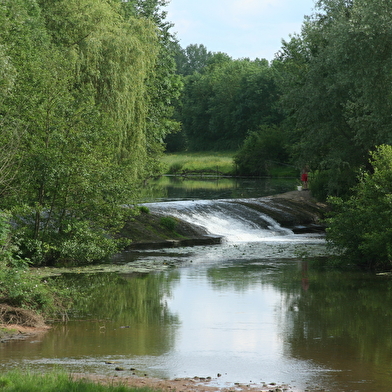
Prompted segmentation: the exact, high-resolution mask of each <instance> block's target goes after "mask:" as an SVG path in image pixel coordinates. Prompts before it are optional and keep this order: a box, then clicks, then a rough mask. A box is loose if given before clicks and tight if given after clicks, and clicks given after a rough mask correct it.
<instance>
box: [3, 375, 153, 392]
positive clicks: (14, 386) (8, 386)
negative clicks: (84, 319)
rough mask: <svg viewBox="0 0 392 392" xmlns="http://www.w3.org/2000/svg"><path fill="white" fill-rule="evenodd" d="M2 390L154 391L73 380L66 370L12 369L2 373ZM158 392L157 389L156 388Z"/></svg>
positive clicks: (74, 391)
mask: <svg viewBox="0 0 392 392" xmlns="http://www.w3.org/2000/svg"><path fill="white" fill-rule="evenodd" d="M0 390H1V391H2V392H21V391H26V392H27V391H28V392H71V391H72V392H153V391H154V390H153V389H150V388H131V387H126V386H124V385H121V384H120V383H117V384H115V385H114V384H113V385H99V384H96V383H94V382H92V381H88V380H73V379H72V378H71V376H70V375H68V374H67V373H65V372H50V373H47V374H36V373H30V372H28V373H24V372H23V373H22V372H21V371H12V372H7V373H5V374H2V375H0ZM155 392H156V390H155Z"/></svg>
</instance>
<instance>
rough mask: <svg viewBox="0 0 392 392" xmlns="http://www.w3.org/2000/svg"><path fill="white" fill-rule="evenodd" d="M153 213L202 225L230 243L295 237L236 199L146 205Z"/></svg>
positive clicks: (272, 220)
mask: <svg viewBox="0 0 392 392" xmlns="http://www.w3.org/2000/svg"><path fill="white" fill-rule="evenodd" d="M145 206H147V207H148V208H149V209H150V211H152V212H154V213H156V214H159V215H165V216H172V217H175V218H179V219H182V220H183V221H185V222H188V223H191V224H193V225H197V226H200V227H202V228H204V229H206V230H207V231H208V233H209V234H213V235H218V236H222V237H224V239H225V240H226V241H227V242H255V241H262V240H263V239H269V240H271V239H278V238H280V237H282V236H289V235H293V232H292V231H291V230H289V229H286V228H284V227H281V226H280V224H279V223H278V222H276V221H275V220H274V219H272V218H271V217H269V216H267V215H265V214H263V213H261V212H258V211H256V210H254V209H252V208H249V207H246V206H244V205H242V204H239V203H238V202H235V200H192V201H189V200H187V201H173V202H167V203H148V204H145Z"/></svg>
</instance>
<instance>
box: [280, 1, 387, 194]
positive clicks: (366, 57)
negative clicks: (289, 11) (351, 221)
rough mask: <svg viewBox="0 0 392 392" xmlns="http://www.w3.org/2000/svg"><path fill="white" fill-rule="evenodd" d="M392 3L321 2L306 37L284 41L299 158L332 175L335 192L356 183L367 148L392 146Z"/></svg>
mask: <svg viewBox="0 0 392 392" xmlns="http://www.w3.org/2000/svg"><path fill="white" fill-rule="evenodd" d="M391 21H392V4H391V2H390V1H382V0H376V1H372V2H368V1H366V0H358V1H355V2H353V1H346V0H320V1H318V2H317V12H316V13H315V14H314V15H313V16H312V17H308V18H307V19H306V20H305V23H304V24H303V28H302V32H301V34H300V35H297V36H294V37H292V38H291V40H290V41H289V42H283V48H282V51H281V53H280V56H279V57H278V61H279V62H281V65H283V67H281V68H280V70H281V74H282V79H281V80H282V90H283V91H284V92H285V94H284V98H283V101H282V102H283V103H284V107H285V110H286V114H287V116H288V118H289V122H288V124H289V126H290V127H292V128H294V132H293V136H292V139H293V142H294V148H293V153H294V155H295V156H296V159H297V160H298V161H299V162H302V163H306V164H309V165H310V166H311V168H312V169H314V170H316V169H317V170H322V171H325V170H326V171H328V176H327V178H328V180H327V184H326V189H327V192H328V193H329V194H335V195H336V194H344V193H347V191H348V189H350V188H351V186H352V185H353V184H354V183H355V178H356V172H357V170H358V168H359V167H361V166H365V167H366V165H367V164H368V151H369V150H372V149H373V148H374V146H375V145H378V144H381V143H390V142H391V136H392V134H391V131H390V130H391V119H390V112H391V99H390V98H391V92H390V89H389V88H388V86H389V85H390V82H391V75H392V73H391V69H392V63H391V58H392V52H391V50H392V49H391V47H390V45H389V44H388V42H390V40H391V38H392V36H391V34H392V29H391Z"/></svg>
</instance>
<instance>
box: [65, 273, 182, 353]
mask: <svg viewBox="0 0 392 392" xmlns="http://www.w3.org/2000/svg"><path fill="white" fill-rule="evenodd" d="M58 279H61V280H63V283H64V284H65V285H66V286H67V287H68V288H69V289H70V290H72V292H74V293H75V304H74V308H73V311H72V315H73V317H72V319H71V321H72V320H80V319H85V320H94V321H96V323H95V327H93V329H92V330H91V329H90V330H86V327H85V325H84V323H83V321H80V322H72V329H71V330H70V329H67V327H66V325H64V328H65V330H66V331H67V332H66V334H67V335H68V340H66V339H62V340H61V342H59V343H58V344H62V342H63V343H64V344H65V345H68V346H69V347H67V348H66V349H67V350H71V345H72V344H73V343H71V341H72V342H73V340H74V339H76V337H75V338H73V337H72V336H74V335H75V336H77V339H78V341H79V343H78V346H79V347H76V348H75V350H78V352H80V351H84V350H85V351H86V353H87V352H88V350H90V348H89V347H90V346H93V347H95V350H99V349H98V348H97V347H101V349H102V352H104V350H105V349H104V345H105V344H106V345H111V347H112V349H113V350H114V351H115V350H118V351H120V352H121V351H124V352H129V353H133V354H137V355H150V354H151V352H152V351H153V352H154V353H164V352H167V350H169V349H170V348H171V347H172V346H173V344H174V341H175V332H176V329H177V326H178V324H179V320H178V316H177V315H174V314H171V313H170V310H169V308H168V306H167V304H166V301H165V299H166V298H168V297H170V296H171V291H172V287H173V286H174V284H175V282H176V281H178V271H175V270H173V271H168V272H162V273H150V274H129V275H122V276H119V275H117V274H115V273H97V274H78V275H77V274H69V275H66V276H63V277H59V278H58ZM124 328H125V329H124ZM103 338H104V342H103V341H102V339H103ZM84 346H86V347H84Z"/></svg>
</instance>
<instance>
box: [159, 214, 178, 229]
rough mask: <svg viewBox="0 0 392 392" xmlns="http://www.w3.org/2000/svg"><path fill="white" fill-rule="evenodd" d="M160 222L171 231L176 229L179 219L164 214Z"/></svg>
mask: <svg viewBox="0 0 392 392" xmlns="http://www.w3.org/2000/svg"><path fill="white" fill-rule="evenodd" d="M160 224H161V225H162V226H163V227H165V228H166V229H168V230H170V231H174V230H175V229H176V226H177V221H176V220H175V219H174V218H172V217H170V216H163V217H162V218H161V219H160Z"/></svg>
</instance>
